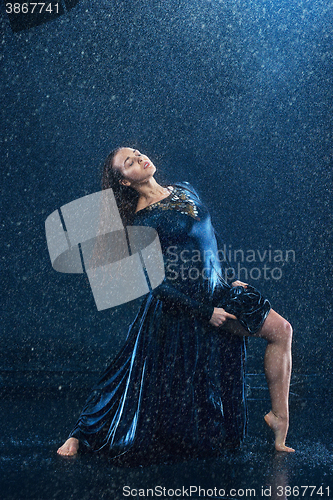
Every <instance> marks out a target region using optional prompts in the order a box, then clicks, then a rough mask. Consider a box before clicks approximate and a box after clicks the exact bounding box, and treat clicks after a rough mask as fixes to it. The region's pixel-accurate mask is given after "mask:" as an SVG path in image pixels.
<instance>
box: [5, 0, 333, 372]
mask: <svg viewBox="0 0 333 500" xmlns="http://www.w3.org/2000/svg"><path fill="white" fill-rule="evenodd" d="M1 12H2V21H1V27H2V44H1V64H2V65H1V107H0V109H1V125H2V127H1V128H2V132H1V153H2V154H1V172H2V175H1V179H2V181H3V194H2V200H3V204H2V209H1V211H2V217H3V222H2V229H3V240H4V250H5V251H4V255H3V256H2V259H1V277H2V280H3V283H4V288H3V293H2V299H3V302H4V321H3V322H2V326H3V334H2V337H1V347H2V348H1V354H0V370H2V373H5V372H6V371H8V370H17V371H19V370H27V371H38V370H42V371H43V370H45V372H46V371H50V372H57V371H62V370H74V371H81V372H89V371H97V372H99V371H100V370H101V369H102V368H103V366H104V365H105V364H106V363H107V362H108V360H109V359H111V358H112V357H113V356H114V355H115V353H116V352H117V350H118V349H119V347H120V346H121V344H122V342H123V340H124V337H125V335H126V331H127V327H128V324H129V322H130V320H131V319H132V318H133V315H134V314H135V311H136V308H137V302H136V303H132V304H128V305H124V306H122V307H119V308H117V309H114V310H107V311H103V312H97V310H96V307H95V304H94V300H93V296H92V293H91V291H90V288H89V284H88V282H87V279H86V278H85V277H84V276H82V275H64V274H60V273H57V272H56V271H54V270H53V269H52V267H51V263H50V260H49V255H48V250H47V245H46V240H45V231H44V222H45V219H46V218H47V216H48V215H49V214H50V213H51V212H53V211H54V210H55V209H57V208H59V207H60V206H62V205H64V204H66V203H68V202H70V201H72V200H74V199H77V198H79V197H81V196H84V195H86V194H89V193H93V192H95V191H98V190H99V189H100V177H101V176H100V173H101V163H102V162H103V159H104V158H105V156H106V155H107V154H108V152H109V151H110V150H111V149H113V148H114V147H115V146H118V145H128V144H129V145H134V146H136V147H138V148H140V149H141V150H142V151H143V152H145V153H146V154H148V156H150V157H151V158H152V160H153V161H154V163H155V164H156V165H157V167H158V174H157V180H159V181H160V182H162V183H164V182H174V181H182V180H188V181H189V182H191V183H192V184H193V185H194V186H195V187H196V188H197V190H198V191H199V193H200V194H201V196H202V198H203V199H204V200H205V201H206V203H207V204H208V206H209V208H210V211H211V214H212V218H213V221H214V224H215V226H216V228H217V229H218V230H219V231H220V232H221V234H222V235H223V238H224V239H225V241H226V243H227V244H228V245H229V244H230V245H231V246H232V248H233V249H238V248H242V249H244V251H246V250H247V249H254V250H257V249H259V250H261V251H264V250H265V249H269V248H271V249H273V250H274V249H281V250H283V251H285V250H289V249H293V250H294V251H295V255H296V259H295V262H289V263H288V264H286V265H285V266H284V267H283V276H282V278H281V279H280V280H270V281H268V280H263V279H261V280H257V281H253V280H252V281H250V280H249V282H251V283H252V284H254V285H255V286H257V287H258V288H260V289H261V290H262V291H263V292H264V293H265V295H267V297H268V298H269V299H270V300H271V302H272V305H273V308H274V309H275V310H276V311H278V312H279V313H280V314H282V315H283V316H284V317H286V318H287V319H288V320H289V321H290V322H291V323H292V324H293V327H294V338H295V340H294V373H295V374H297V373H298V374H304V375H306V374H307V375H310V374H317V375H318V374H321V375H323V376H324V377H325V376H327V375H328V374H330V373H331V368H332V362H331V352H332V347H333V346H332V338H331V331H332V320H331V318H332V298H331V290H332V281H330V280H331V277H330V274H331V269H332V265H331V252H332V219H331V211H332V196H331V177H332V173H331V172H332V103H333V95H332V94H333V92H332V89H333V87H332V79H333V67H332V66H333V65H332V58H333V55H332V54H333V53H332V38H333V34H332V6H330V3H329V2H326V1H322V0H314V1H311V2H310V1H306V0H298V1H295V0H285V1H279V2H277V1H275V2H273V1H263V0H254V1H245V0H237V1H235V0H223V1H217V0H211V1H209V0H205V1H203V0H191V1H188V0H186V1H185V0H178V1H176V0H160V1H156V0H155V1H154V0H151V1H148V0H141V1H135V0H125V1H119V0H117V1H111V0H94V1H89V2H88V0H85V1H84V0H82V1H81V2H80V3H79V4H78V5H77V6H76V7H75V8H74V9H73V10H71V11H70V12H68V13H66V14H65V15H63V16H61V17H59V18H58V19H56V20H53V21H51V22H48V23H46V24H43V25H40V26H37V27H35V28H32V29H29V30H25V31H21V32H19V33H13V32H12V30H11V28H10V25H9V20H8V18H7V17H6V14H5V9H4V5H3V4H2V5H1ZM268 265H269V264H268ZM241 278H243V279H244V276H242V277H241ZM249 347H250V348H249V371H250V372H252V373H255V372H258V373H262V371H263V368H262V355H263V350H264V347H265V344H264V342H263V341H256V340H254V339H251V341H250V346H249Z"/></svg>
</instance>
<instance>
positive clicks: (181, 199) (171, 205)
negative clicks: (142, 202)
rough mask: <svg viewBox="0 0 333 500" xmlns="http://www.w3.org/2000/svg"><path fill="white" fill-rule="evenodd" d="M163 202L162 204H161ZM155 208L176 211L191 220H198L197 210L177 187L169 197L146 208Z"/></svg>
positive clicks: (191, 201) (192, 202)
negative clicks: (191, 218)
mask: <svg viewBox="0 0 333 500" xmlns="http://www.w3.org/2000/svg"><path fill="white" fill-rule="evenodd" d="M163 202H164V203H163ZM155 207H160V208H161V209H162V210H172V209H175V210H178V211H179V212H181V213H182V214H186V215H189V216H190V217H193V219H198V220H200V218H199V217H198V208H197V206H196V204H195V203H194V201H193V200H191V198H190V197H189V196H188V195H187V194H186V192H185V191H184V190H183V189H181V188H178V187H174V188H173V191H172V193H171V195H170V196H167V198H163V199H162V200H160V201H158V202H156V203H153V204H152V205H148V206H147V207H146V208H147V209H149V210H153V209H154V208H155Z"/></svg>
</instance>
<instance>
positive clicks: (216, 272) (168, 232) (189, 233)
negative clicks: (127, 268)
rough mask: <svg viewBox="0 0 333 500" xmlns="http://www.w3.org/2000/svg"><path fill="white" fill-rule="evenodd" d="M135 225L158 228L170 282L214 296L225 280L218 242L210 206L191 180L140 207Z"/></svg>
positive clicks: (185, 290) (194, 294) (190, 292)
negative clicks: (166, 194)
mask: <svg viewBox="0 0 333 500" xmlns="http://www.w3.org/2000/svg"><path fill="white" fill-rule="evenodd" d="M133 225H138V226H140V225H141V226H150V227H153V228H155V229H156V230H157V232H158V235H159V239H160V243H161V248H162V253H163V257H164V265H165V279H166V280H167V282H168V283H169V284H170V285H172V286H173V287H175V288H177V289H178V290H180V291H182V292H183V293H186V294H187V295H190V296H192V297H193V298H195V299H196V300H200V301H203V302H207V301H210V300H211V298H212V293H213V291H214V288H215V286H216V284H217V283H218V282H219V283H221V280H222V281H224V280H223V278H221V276H222V270H221V263H220V260H219V253H218V246H217V241H216V237H215V231H214V228H213V226H212V222H211V218H210V215H209V212H208V209H207V207H206V206H205V205H204V204H203V203H202V201H201V200H200V198H199V196H198V194H197V193H196V191H195V190H194V188H193V187H192V186H191V185H190V184H189V183H188V182H183V183H178V184H175V185H174V186H173V190H172V192H171V194H170V195H169V196H167V197H166V198H163V199H162V200H160V201H158V202H156V203H153V204H151V205H148V206H147V207H146V208H144V209H142V210H139V211H138V212H137V213H136V214H135V218H134V221H133ZM225 286H228V285H227V284H225Z"/></svg>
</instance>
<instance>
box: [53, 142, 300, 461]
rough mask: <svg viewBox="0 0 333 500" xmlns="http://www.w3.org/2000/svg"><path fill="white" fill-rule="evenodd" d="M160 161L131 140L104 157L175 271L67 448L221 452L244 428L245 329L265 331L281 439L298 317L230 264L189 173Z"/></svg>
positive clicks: (274, 422)
mask: <svg viewBox="0 0 333 500" xmlns="http://www.w3.org/2000/svg"><path fill="white" fill-rule="evenodd" d="M155 171H156V167H155V166H154V164H153V163H152V162H151V161H150V160H149V158H148V157H147V156H145V155H142V154H141V153H140V152H139V151H138V150H136V149H132V148H127V147H122V148H118V149H116V150H115V151H113V152H112V153H111V154H110V155H109V156H108V158H107V160H106V162H105V165H104V174H103V189H107V188H110V187H111V188H112V189H113V192H114V195H115V197H116V201H117V205H118V208H119V212H120V214H121V217H122V219H123V221H124V223H125V225H126V224H127V225H128V224H133V225H138V226H145V225H146V226H150V227H154V228H155V229H156V230H157V232H158V234H159V239H160V243H161V247H162V251H163V255H164V260H165V269H166V277H165V279H164V281H163V283H162V284H161V285H159V286H158V287H157V288H155V289H154V290H151V292H150V293H149V294H147V296H146V297H145V298H144V300H143V302H142V304H141V307H140V310H139V312H138V315H137V317H136V319H135V320H134V322H133V324H132V325H131V327H130V329H129V334H128V338H127V341H126V343H125V346H124V347H123V349H122V351H121V352H120V353H119V355H118V357H117V358H116V360H115V361H114V362H113V363H112V364H111V366H110V367H109V368H108V369H107V370H106V372H105V373H104V375H103V376H102V378H101V379H100V380H99V382H98V383H97V385H96V387H95V390H94V391H93V393H92V395H91V396H90V397H89V398H88V400H87V402H86V405H85V408H84V410H83V412H82V414H81V416H80V418H79V420H78V422H77V424H76V426H75V427H74V429H73V431H72V432H71V434H70V437H69V439H68V440H67V441H66V442H65V443H64V444H63V446H61V447H60V448H59V449H58V453H59V454H60V455H63V456H72V455H75V454H76V453H77V451H78V448H79V445H81V444H82V445H84V447H87V448H88V449H90V450H101V449H107V451H108V454H109V455H110V456H111V457H113V458H115V459H118V460H120V461H123V463H126V461H128V462H129V463H130V462H131V460H132V461H135V460H139V461H141V462H142V461H144V459H145V458H147V459H148V457H149V458H151V459H154V457H155V458H156V457H157V456H169V455H174V454H177V455H181V456H184V457H186V456H203V455H205V454H208V455H209V454H214V453H215V454H218V453H219V452H220V451H221V449H222V448H223V446H226V445H232V446H234V445H237V444H239V442H240V441H241V440H242V438H243V435H244V430H245V420H246V419H245V415H246V409H245V406H244V398H243V397H242V396H243V391H244V338H245V337H246V336H248V335H254V336H256V337H261V338H264V339H266V340H267V348H266V353H265V374H266V379H267V383H268V388H269V392H270V397H271V404H272V408H271V411H270V412H269V413H267V415H266V416H265V417H264V419H265V421H266V423H267V424H268V426H269V427H270V428H271V429H272V431H273V432H274V436H275V448H276V450H278V451H285V452H292V451H294V450H293V449H292V448H289V447H287V446H286V444H285V440H286V436H287V431H288V425H289V406H288V397H289V385H290V376H291V341H292V328H291V325H290V324H289V323H288V322H287V321H286V320H285V319H283V318H282V317H281V316H280V315H279V314H277V313H276V312H275V311H273V310H272V309H271V307H270V304H269V302H268V300H267V299H264V298H263V297H262V296H261V294H260V293H259V292H258V290H256V289H255V288H254V287H252V286H250V285H248V284H246V283H242V282H240V281H234V282H233V283H232V284H231V285H230V284H229V283H228V280H227V279H225V278H224V277H223V276H222V269H221V266H220V262H219V260H218V259H217V255H218V248H217V242H216V237H215V233H214V229H213V227H212V225H211V220H210V216H209V213H208V211H207V209H206V207H205V206H204V205H203V204H202V202H201V201H200V198H199V197H198V195H197V193H196V192H195V190H194V189H193V187H192V186H190V185H189V184H188V183H178V184H175V185H173V186H168V187H163V186H161V185H159V184H158V183H157V181H156V180H155V178H154V174H155Z"/></svg>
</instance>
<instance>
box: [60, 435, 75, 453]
mask: <svg viewBox="0 0 333 500" xmlns="http://www.w3.org/2000/svg"><path fill="white" fill-rule="evenodd" d="M78 449H79V440H78V439H76V438H73V437H72V438H69V439H67V441H66V442H65V443H64V444H63V445H62V446H61V447H60V448H59V449H58V451H57V453H58V455H61V456H63V457H73V456H74V455H76V454H77V450H78Z"/></svg>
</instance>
